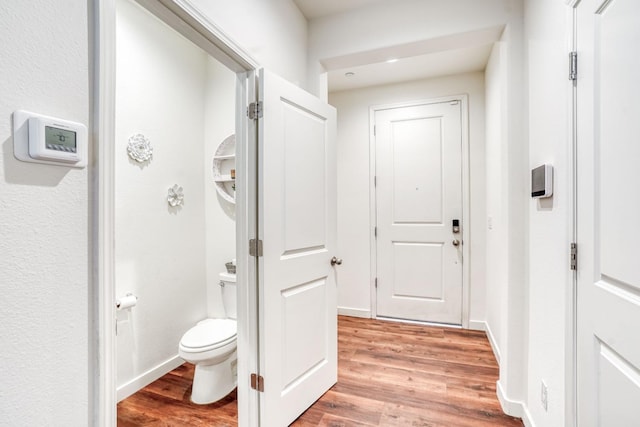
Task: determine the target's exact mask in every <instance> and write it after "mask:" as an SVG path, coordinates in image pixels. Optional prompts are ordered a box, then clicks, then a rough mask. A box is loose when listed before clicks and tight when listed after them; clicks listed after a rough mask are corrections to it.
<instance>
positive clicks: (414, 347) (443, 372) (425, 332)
mask: <svg viewBox="0 0 640 427" xmlns="http://www.w3.org/2000/svg"><path fill="white" fill-rule="evenodd" d="M338 336H339V338H338V383H337V384H336V385H335V386H333V387H332V388H331V390H329V391H328V392H327V393H325V394H324V396H322V397H321V398H320V399H319V400H318V401H317V402H316V403H315V404H314V405H313V406H312V407H311V408H309V409H308V410H307V411H306V412H305V413H304V414H303V415H302V416H300V418H298V420H296V421H295V422H294V423H293V424H292V426H294V427H311V426H324V427H358V426H368V427H372V426H384V427H395V426H414V427H427V426H428V427H440V426H442V427H444V426H446V427H489V426H491V427H496V426H522V422H521V421H520V420H519V419H517V418H512V417H509V416H506V415H504V414H503V413H502V410H501V409H500V404H499V403H498V400H497V398H496V390H495V382H496V380H497V379H498V366H497V364H496V361H495V359H494V357H493V353H492V351H491V347H490V346H489V342H488V341H487V338H486V336H485V334H484V333H483V332H477V331H465V330H460V329H450V328H440V327H431V326H421V325H410V324H404V323H402V324H401V323H395V322H386V321H379V320H371V319H360V318H355V317H345V316H340V317H339V320H338ZM192 377H193V367H192V366H191V365H188V364H185V365H183V366H180V367H179V368H177V369H176V370H174V371H172V372H170V373H169V374H167V375H165V376H164V377H162V378H161V379H159V380H158V381H156V382H154V383H153V384H150V385H149V386H148V387H145V388H144V389H142V390H140V391H139V392H138V393H136V394H134V395H133V396H131V397H129V398H127V399H125V400H124V401H122V402H120V403H119V404H118V426H120V427H133V426H153V427H160V426H162V427H164V426H166V427H169V426H171V427H173V426H205V425H206V426H216V427H226V426H236V425H237V406H236V402H235V398H236V395H235V392H234V393H232V394H230V395H229V396H227V397H226V398H225V399H223V400H222V401H220V402H217V403H215V404H211V405H194V404H192V403H191V402H190V400H189V396H190V392H191V379H192Z"/></svg>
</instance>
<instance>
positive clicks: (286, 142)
mask: <svg viewBox="0 0 640 427" xmlns="http://www.w3.org/2000/svg"><path fill="white" fill-rule="evenodd" d="M259 91H260V99H261V100H262V103H263V111H264V117H263V118H261V119H260V120H259V121H258V126H259V148H258V150H259V153H258V157H259V166H258V176H259V182H258V188H259V200H258V206H259V214H258V217H259V232H258V233H259V236H260V238H261V239H262V240H263V253H264V255H263V257H262V258H260V267H259V275H260V279H259V288H260V289H259V300H260V302H259V306H260V308H259V311H260V313H259V319H260V326H259V348H260V373H261V375H262V376H263V378H264V393H261V403H260V412H261V421H262V424H261V425H264V426H267V427H269V426H277V427H279V426H286V425H288V424H289V423H291V422H292V421H293V420H295V419H296V418H297V417H298V416H299V415H300V414H301V413H302V412H304V411H305V410H306V409H307V408H308V407H309V406H310V405H311V404H312V403H313V402H314V401H315V400H317V399H318V398H319V397H320V396H321V395H322V394H323V393H324V392H325V391H327V390H328V389H329V388H330V387H331V386H332V385H333V384H335V383H336V381H337V302H336V280H335V270H334V267H332V265H331V263H330V260H331V258H332V257H333V256H335V255H336V254H335V250H336V237H337V236H336V234H337V228H336V227H337V226H336V220H337V210H336V147H335V141H336V111H335V109H334V108H333V107H331V106H329V105H328V104H326V103H324V102H322V101H320V100H319V99H317V98H315V97H313V96H311V95H310V94H308V93H307V92H305V91H303V90H302V89H300V88H298V87H295V86H294V85H292V84H291V83H289V82H287V81H285V80H283V79H281V78H279V77H277V76H275V75H273V74H270V73H268V72H265V71H264V70H262V71H261V75H260V84H259Z"/></svg>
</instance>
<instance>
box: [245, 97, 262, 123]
mask: <svg viewBox="0 0 640 427" xmlns="http://www.w3.org/2000/svg"><path fill="white" fill-rule="evenodd" d="M247 116H249V119H251V120H257V119H261V118H262V101H258V102H252V103H251V104H249V106H248V107H247Z"/></svg>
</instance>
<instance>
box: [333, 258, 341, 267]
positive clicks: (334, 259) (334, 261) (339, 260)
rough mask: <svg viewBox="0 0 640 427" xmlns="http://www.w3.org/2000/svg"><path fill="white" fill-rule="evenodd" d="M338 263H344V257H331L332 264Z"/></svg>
mask: <svg viewBox="0 0 640 427" xmlns="http://www.w3.org/2000/svg"><path fill="white" fill-rule="evenodd" d="M336 264H338V265H342V259H341V258H336V257H333V258H331V265H336Z"/></svg>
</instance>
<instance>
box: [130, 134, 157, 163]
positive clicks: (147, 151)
mask: <svg viewBox="0 0 640 427" xmlns="http://www.w3.org/2000/svg"><path fill="white" fill-rule="evenodd" d="M127 153H128V154H129V157H131V158H132V159H133V160H135V161H136V162H138V163H143V162H146V161H147V160H149V159H151V157H152V156H153V147H152V146H151V141H149V138H147V137H146V136H144V135H142V134H141V133H136V134H135V135H132V136H131V137H130V138H129V143H128V144H127Z"/></svg>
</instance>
